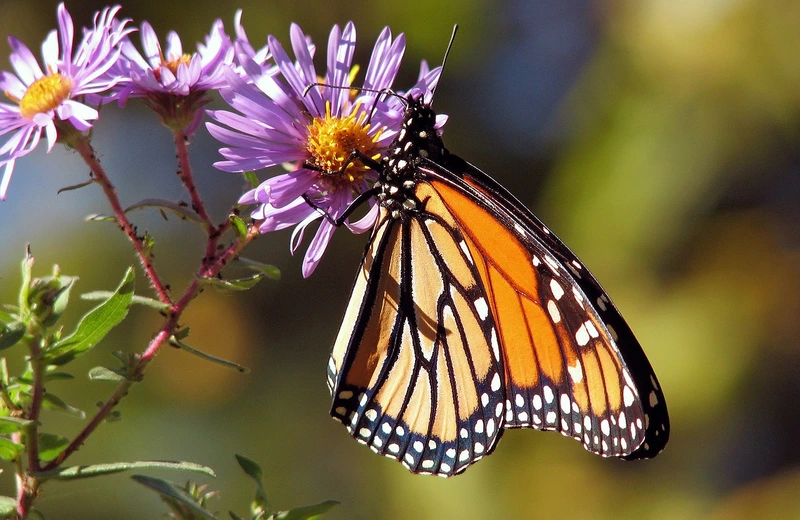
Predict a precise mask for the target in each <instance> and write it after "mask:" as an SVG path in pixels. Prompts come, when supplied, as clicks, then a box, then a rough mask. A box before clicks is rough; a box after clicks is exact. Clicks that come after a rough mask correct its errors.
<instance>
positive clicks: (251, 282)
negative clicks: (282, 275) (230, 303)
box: [200, 273, 266, 292]
mask: <svg viewBox="0 0 800 520" xmlns="http://www.w3.org/2000/svg"><path fill="white" fill-rule="evenodd" d="M265 277H266V274H264V273H256V274H254V275H252V276H246V277H244V278H236V279H233V280H221V279H219V278H213V277H212V278H203V279H201V280H200V281H201V283H203V284H204V285H210V286H212V287H216V288H217V289H220V290H221V291H223V292H231V291H246V290H248V289H252V288H253V287H255V285H256V284H257V283H258V282H260V281H261V280H262V279H264V278H265Z"/></svg>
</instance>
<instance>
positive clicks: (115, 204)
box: [73, 136, 172, 304]
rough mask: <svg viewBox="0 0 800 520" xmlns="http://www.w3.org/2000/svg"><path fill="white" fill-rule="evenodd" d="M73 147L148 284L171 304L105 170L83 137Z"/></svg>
mask: <svg viewBox="0 0 800 520" xmlns="http://www.w3.org/2000/svg"><path fill="white" fill-rule="evenodd" d="M73 145H74V146H75V148H76V149H77V150H78V153H79V154H81V157H82V158H83V160H84V161H85V162H86V164H88V165H89V168H90V169H91V171H92V174H93V175H94V178H95V179H96V180H97V182H98V184H100V186H101V187H102V188H103V192H104V193H105V194H106V198H107V199H108V202H109V204H111V209H112V210H113V212H114V216H115V217H116V219H117V222H118V223H119V225H120V227H121V228H122V231H123V232H124V233H125V235H126V236H127V237H128V239H129V240H130V241H131V243H132V244H133V248H134V249H135V250H136V254H137V255H138V256H139V261H140V262H141V263H142V268H143V269H144V272H145V274H146V275H147V278H148V279H149V280H150V284H151V285H152V286H153V289H154V290H155V291H156V293H157V294H158V298H159V300H161V301H162V302H163V303H167V304H172V299H171V298H170V296H169V291H168V290H167V288H166V286H165V285H164V283H163V282H162V281H161V279H160V278H159V276H158V273H157V272H156V270H155V267H154V266H153V262H152V261H151V259H150V256H149V255H148V254H147V252H145V250H144V244H143V243H142V239H141V238H139V236H138V235H137V234H136V229H135V228H134V227H133V225H132V224H131V222H130V221H129V220H128V217H127V215H126V214H125V211H124V210H123V209H122V205H121V204H120V202H119V197H117V190H116V188H115V187H114V185H113V184H112V183H111V180H110V179H109V178H108V175H106V172H105V169H104V168H103V166H102V165H101V164H100V161H99V160H98V159H97V156H96V155H95V153H94V150H93V149H92V145H91V144H90V143H89V140H88V138H87V137H85V136H80V138H78V139H75V141H74V143H73Z"/></svg>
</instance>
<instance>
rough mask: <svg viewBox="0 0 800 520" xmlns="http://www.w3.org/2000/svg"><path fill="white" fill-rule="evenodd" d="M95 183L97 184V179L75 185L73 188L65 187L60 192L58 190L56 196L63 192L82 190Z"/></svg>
mask: <svg viewBox="0 0 800 520" xmlns="http://www.w3.org/2000/svg"><path fill="white" fill-rule="evenodd" d="M95 182H97V180H96V179H89V180H88V181H86V182H81V183H79V184H73V185H72V186H65V187H64V188H61V189H60V190H58V191H57V192H56V195H61V192H64V191H72V190H78V189H81V188H85V187H86V186H89V185H91V184H94V183H95Z"/></svg>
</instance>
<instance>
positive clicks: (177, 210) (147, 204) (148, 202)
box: [125, 199, 203, 224]
mask: <svg viewBox="0 0 800 520" xmlns="http://www.w3.org/2000/svg"><path fill="white" fill-rule="evenodd" d="M146 208H159V209H165V210H167V211H171V212H172V213H174V214H176V215H177V216H178V217H180V218H181V219H183V220H191V221H192V222H197V223H200V224H202V223H203V219H201V218H200V215H198V214H197V213H196V212H195V211H194V210H193V209H192V208H191V206H189V205H188V204H186V203H185V202H174V201H171V200H165V199H144V200H140V201H139V202H137V203H135V204H133V205H131V206H128V207H127V208H126V209H125V213H128V212H129V211H134V210H137V209H146Z"/></svg>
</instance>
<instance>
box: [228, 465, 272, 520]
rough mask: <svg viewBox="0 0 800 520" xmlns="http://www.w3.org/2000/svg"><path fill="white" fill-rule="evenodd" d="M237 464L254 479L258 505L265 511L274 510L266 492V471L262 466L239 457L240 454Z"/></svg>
mask: <svg viewBox="0 0 800 520" xmlns="http://www.w3.org/2000/svg"><path fill="white" fill-rule="evenodd" d="M236 462H238V463H239V466H241V468H242V470H244V472H245V473H246V474H247V476H248V477H250V478H251V479H253V480H254V481H255V483H256V498H255V503H256V505H257V506H259V507H261V508H262V509H263V510H265V511H271V510H272V508H271V506H270V505H269V499H268V498H267V492H266V491H265V490H264V482H263V479H264V470H262V469H261V466H259V465H258V464H257V463H256V462H255V461H254V460H252V459H248V458H247V457H245V456H244V455H239V454H238V453H237V454H236Z"/></svg>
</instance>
